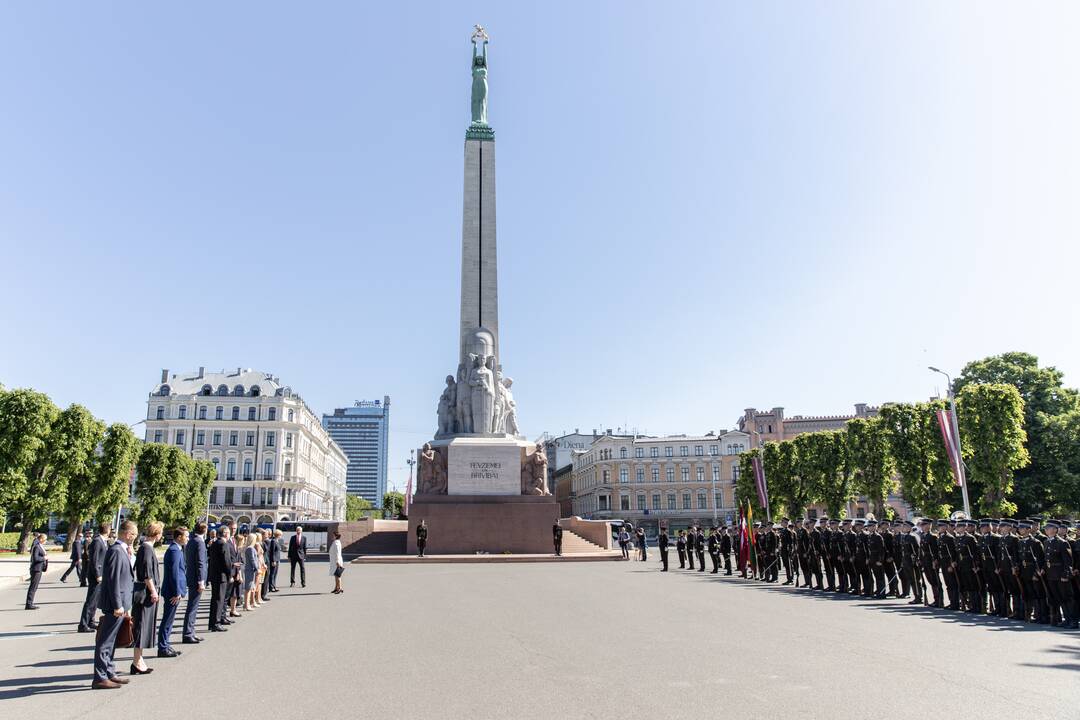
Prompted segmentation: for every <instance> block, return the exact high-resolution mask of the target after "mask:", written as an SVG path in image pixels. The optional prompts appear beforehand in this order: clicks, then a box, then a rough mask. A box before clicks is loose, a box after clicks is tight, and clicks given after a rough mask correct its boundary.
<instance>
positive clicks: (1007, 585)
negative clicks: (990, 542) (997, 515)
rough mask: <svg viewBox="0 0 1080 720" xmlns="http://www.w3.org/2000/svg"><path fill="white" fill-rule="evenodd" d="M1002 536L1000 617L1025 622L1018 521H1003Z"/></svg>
mask: <svg viewBox="0 0 1080 720" xmlns="http://www.w3.org/2000/svg"><path fill="white" fill-rule="evenodd" d="M998 534H999V535H1000V536H1001V540H1000V544H999V545H998V548H999V552H998V579H999V580H1000V581H1001V587H1002V607H1000V608H998V615H1000V616H1001V617H1007V618H1011V619H1013V620H1023V619H1024V617H1025V610H1024V588H1023V584H1022V582H1021V580H1020V567H1021V565H1020V538H1018V537H1017V535H1016V521H1015V520H1009V519H1007V518H1006V519H1003V520H1002V521H1001V522H999V523H998Z"/></svg>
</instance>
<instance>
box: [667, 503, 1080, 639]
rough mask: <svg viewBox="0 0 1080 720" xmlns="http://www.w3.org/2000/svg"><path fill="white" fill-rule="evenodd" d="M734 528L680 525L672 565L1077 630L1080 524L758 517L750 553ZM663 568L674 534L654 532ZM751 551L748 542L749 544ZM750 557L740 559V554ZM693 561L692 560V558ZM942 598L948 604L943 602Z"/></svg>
mask: <svg viewBox="0 0 1080 720" xmlns="http://www.w3.org/2000/svg"><path fill="white" fill-rule="evenodd" d="M742 542H743V540H742V533H740V532H739V530H738V528H733V527H727V526H723V527H713V528H712V529H711V532H709V533H708V534H707V535H706V533H705V530H704V529H703V528H701V527H691V528H690V529H689V530H681V531H679V533H678V534H677V535H676V538H675V546H676V550H677V552H678V556H679V567H680V568H684V569H685V568H688V569H690V570H693V569H695V564H696V567H697V570H698V572H705V554H706V552H708V555H709V557H710V559H711V563H712V572H714V573H718V572H719V571H720V567H721V565H723V567H724V571H725V573H726V574H727V575H731V574H732V567H731V562H732V560H731V556H732V554H734V555H735V558H736V561H735V562H736V565H737V566H738V568H739V571H740V575H741V576H742V577H755V578H757V579H759V580H762V581H764V582H778V581H779V575H780V571H781V569H783V572H784V576H785V580H784V582H783V583H782V584H784V585H794V586H796V587H802V588H807V589H810V590H822V591H828V592H837V593H848V594H851V595H861V596H865V597H876V598H885V597H889V596H892V597H896V598H907V597H910V598H912V599H911V600H910V602H909V604H912V605H916V604H926V605H933V607H937V608H945V607H947V608H948V609H949V610H956V611H963V612H967V613H974V614H989V615H996V616H998V617H1002V618H1011V619H1013V620H1019V621H1022V622H1029V623H1039V624H1044V625H1052V626H1055V627H1061V628H1067V629H1074V630H1075V629H1077V628H1078V619H1080V523H1070V522H1069V521H1066V520H1045V521H1044V518H1042V517H1030V518H1026V519H1023V520H1014V519H1008V518H1006V519H993V518H984V519H981V520H967V519H959V520H931V519H929V518H922V519H919V520H918V521H917V522H911V521H909V520H875V519H873V518H868V519H862V518H859V519H844V520H836V519H830V518H818V519H813V520H811V519H804V520H801V521H794V522H793V521H791V520H789V519H788V518H783V519H782V520H781V521H780V522H779V523H777V524H768V523H767V524H765V525H764V526H763V525H762V523H755V533H754V547H753V550H754V552H753V553H750V552H746V553H743V552H741V551H742V549H743V548H742V547H741V544H742ZM658 544H659V548H660V561H661V563H662V564H663V568H662V570H663V571H667V569H668V548H669V546H670V545H671V537H670V536H669V535H668V533H667V530H666V529H661V531H660V536H659V543H658ZM747 550H749V548H747ZM740 557H743V558H746V557H752V560H748V561H746V562H745V563H742V562H740V561H739V558H740ZM695 559H696V563H695ZM946 598H947V602H948V604H947V605H946Z"/></svg>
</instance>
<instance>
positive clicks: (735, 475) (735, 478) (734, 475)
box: [731, 463, 739, 483]
mask: <svg viewBox="0 0 1080 720" xmlns="http://www.w3.org/2000/svg"><path fill="white" fill-rule="evenodd" d="M731 482H733V483H737V482H739V465H738V463H735V464H732V466H731Z"/></svg>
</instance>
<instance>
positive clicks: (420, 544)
mask: <svg viewBox="0 0 1080 720" xmlns="http://www.w3.org/2000/svg"><path fill="white" fill-rule="evenodd" d="M426 547H427V522H426V521H424V520H421V521H420V524H419V525H417V526H416V550H417V557H424V548H426Z"/></svg>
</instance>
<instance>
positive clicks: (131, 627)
mask: <svg viewBox="0 0 1080 720" xmlns="http://www.w3.org/2000/svg"><path fill="white" fill-rule="evenodd" d="M104 627H105V624H104V623H98V628H97V635H96V637H97V641H98V644H101V633H102V632H103V628H104ZM133 642H135V622H134V621H133V620H132V619H131V616H130V615H125V616H124V619H123V620H121V621H120V631H119V632H118V633H117V634H116V647H120V648H126V647H131V644H132V643H133Z"/></svg>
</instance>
